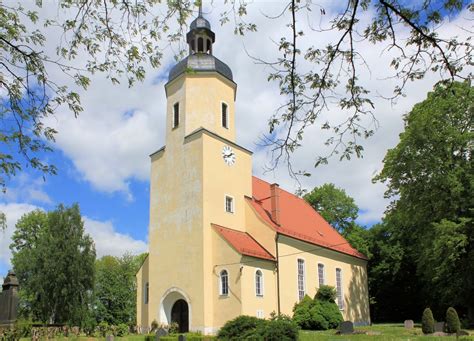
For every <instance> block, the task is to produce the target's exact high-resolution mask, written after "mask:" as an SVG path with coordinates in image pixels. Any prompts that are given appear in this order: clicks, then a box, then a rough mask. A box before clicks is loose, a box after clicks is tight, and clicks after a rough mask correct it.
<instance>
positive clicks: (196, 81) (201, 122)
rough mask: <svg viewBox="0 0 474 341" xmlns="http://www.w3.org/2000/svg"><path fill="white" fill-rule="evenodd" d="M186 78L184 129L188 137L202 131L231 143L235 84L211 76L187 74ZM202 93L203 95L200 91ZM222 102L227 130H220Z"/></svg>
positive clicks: (206, 74)
mask: <svg viewBox="0 0 474 341" xmlns="http://www.w3.org/2000/svg"><path fill="white" fill-rule="evenodd" d="M185 77H186V120H187V122H186V129H185V134H186V135H189V134H190V133H192V132H193V131H195V130H196V129H199V128H201V127H203V128H206V129H208V130H210V131H212V132H214V133H216V134H218V135H220V136H222V137H223V138H226V139H228V140H231V141H235V124H234V122H235V119H234V118H235V115H234V113H235V107H234V99H235V91H236V87H237V85H236V84H235V83H233V82H231V81H229V80H228V79H226V78H224V77H222V76H221V75H219V74H217V73H215V72H213V73H203V72H200V73H199V74H193V73H192V72H191V73H188V74H186V75H185ZM204 91H205V92H204ZM222 103H225V104H226V105H227V112H228V120H227V121H228V128H224V127H222Z"/></svg>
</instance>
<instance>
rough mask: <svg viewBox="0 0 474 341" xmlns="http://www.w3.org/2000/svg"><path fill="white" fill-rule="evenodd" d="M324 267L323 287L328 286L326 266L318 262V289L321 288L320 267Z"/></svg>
mask: <svg viewBox="0 0 474 341" xmlns="http://www.w3.org/2000/svg"><path fill="white" fill-rule="evenodd" d="M320 265H322V269H323V278H322V282H323V284H322V285H326V265H325V264H324V263H322V262H318V285H319V286H318V288H321V278H320V276H319V266H320Z"/></svg>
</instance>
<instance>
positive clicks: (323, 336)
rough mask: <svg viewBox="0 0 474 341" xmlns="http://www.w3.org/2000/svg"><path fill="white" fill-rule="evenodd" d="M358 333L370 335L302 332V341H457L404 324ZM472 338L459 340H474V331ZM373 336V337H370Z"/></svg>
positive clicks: (467, 337)
mask: <svg viewBox="0 0 474 341" xmlns="http://www.w3.org/2000/svg"><path fill="white" fill-rule="evenodd" d="M355 329H356V331H367V332H369V335H366V334H357V335H335V333H336V331H335V330H328V331H321V332H319V331H318V332H313V331H301V332H300V341H309V340H317V341H319V340H321V341H332V340H335V341H343V340H348V341H349V340H361V341H362V340H373V341H375V340H377V341H378V340H380V341H392V340H403V341H414V340H424V341H434V340H436V341H442V340H456V337H455V336H449V337H440V336H424V335H423V333H422V331H421V328H419V327H415V328H414V329H411V330H408V329H405V328H404V327H403V324H376V325H373V326H370V327H360V328H355ZM470 333H471V335H470V336H463V337H460V338H459V340H473V341H474V331H472V330H471V331H470ZM370 334H372V335H370Z"/></svg>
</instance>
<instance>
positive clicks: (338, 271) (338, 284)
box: [336, 268, 344, 310]
mask: <svg viewBox="0 0 474 341" xmlns="http://www.w3.org/2000/svg"><path fill="white" fill-rule="evenodd" d="M336 294H337V305H338V307H339V309H341V310H342V309H344V294H343V293H342V270H341V269H339V268H337V269H336Z"/></svg>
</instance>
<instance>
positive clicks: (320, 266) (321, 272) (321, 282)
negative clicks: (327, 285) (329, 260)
mask: <svg viewBox="0 0 474 341" xmlns="http://www.w3.org/2000/svg"><path fill="white" fill-rule="evenodd" d="M318 282H319V287H320V288H321V286H322V285H324V264H321V263H319V264H318Z"/></svg>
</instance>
